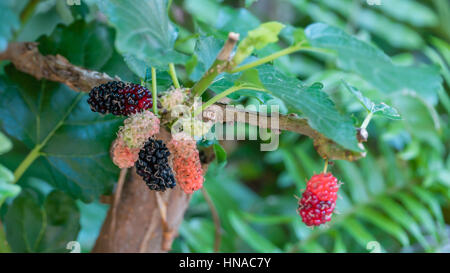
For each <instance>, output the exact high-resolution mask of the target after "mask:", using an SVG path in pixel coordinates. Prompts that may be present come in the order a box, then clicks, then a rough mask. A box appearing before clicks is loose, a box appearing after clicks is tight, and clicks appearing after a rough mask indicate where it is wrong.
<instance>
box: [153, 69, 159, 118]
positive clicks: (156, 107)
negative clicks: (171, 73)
mask: <svg viewBox="0 0 450 273" xmlns="http://www.w3.org/2000/svg"><path fill="white" fill-rule="evenodd" d="M156 86H157V85H156V69H155V68H153V67H152V98H153V113H154V114H155V115H158V96H157V93H158V90H157V88H156Z"/></svg>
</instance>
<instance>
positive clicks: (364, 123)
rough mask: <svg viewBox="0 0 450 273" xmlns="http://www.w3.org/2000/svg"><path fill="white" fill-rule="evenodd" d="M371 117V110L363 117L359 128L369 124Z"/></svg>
mask: <svg viewBox="0 0 450 273" xmlns="http://www.w3.org/2000/svg"><path fill="white" fill-rule="evenodd" d="M372 117H373V112H370V113H369V114H368V115H367V117H366V118H365V119H364V121H363V123H362V125H361V129H366V128H367V126H368V125H369V122H370V120H371V119H372Z"/></svg>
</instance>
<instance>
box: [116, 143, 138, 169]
mask: <svg viewBox="0 0 450 273" xmlns="http://www.w3.org/2000/svg"><path fill="white" fill-rule="evenodd" d="M111 155H112V156H111V157H112V159H113V162H114V164H116V165H117V167H119V168H121V169H123V168H131V167H133V166H134V162H136V160H138V158H139V148H134V149H132V148H129V147H128V146H127V145H126V143H125V142H124V141H123V139H122V138H120V137H119V138H117V139H116V140H115V141H114V142H113V146H112V149H111Z"/></svg>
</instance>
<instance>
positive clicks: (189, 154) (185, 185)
mask: <svg viewBox="0 0 450 273" xmlns="http://www.w3.org/2000/svg"><path fill="white" fill-rule="evenodd" d="M167 146H168V148H169V150H170V152H171V153H172V155H173V159H172V163H173V170H174V172H175V178H176V180H177V182H178V184H179V185H180V187H181V188H182V189H183V191H184V192H185V193H187V194H190V193H193V192H194V191H196V190H198V189H201V188H202V187H203V181H204V178H203V170H202V165H201V163H200V157H199V153H198V150H197V147H196V142H195V140H194V139H192V138H191V137H190V136H188V135H187V134H184V133H178V134H175V135H173V136H172V140H171V141H170V142H169V143H168V145H167Z"/></svg>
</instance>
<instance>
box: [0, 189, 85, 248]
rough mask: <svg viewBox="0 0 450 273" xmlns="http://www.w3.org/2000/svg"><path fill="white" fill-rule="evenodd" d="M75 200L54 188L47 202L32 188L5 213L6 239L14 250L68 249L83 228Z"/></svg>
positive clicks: (15, 200)
mask: <svg viewBox="0 0 450 273" xmlns="http://www.w3.org/2000/svg"><path fill="white" fill-rule="evenodd" d="M79 220H80V213H79V211H78V208H77V206H76V204H75V201H74V200H73V199H71V198H70V197H69V196H67V195H66V194H64V193H62V192H59V191H53V192H51V193H50V194H49V195H48V196H47V197H46V199H45V201H44V202H43V204H41V203H40V201H39V200H38V199H37V197H36V195H35V194H34V193H33V192H31V191H28V190H27V191H24V192H23V193H22V194H21V195H20V196H18V197H17V198H16V199H14V202H13V203H12V204H11V206H10V207H9V209H8V212H7V213H6V215H5V229H6V238H7V240H8V243H9V245H10V246H11V249H12V250H13V251H14V252H68V250H66V244H67V243H68V242H69V241H74V240H75V239H76V237H77V234H78V231H79V230H80V224H79Z"/></svg>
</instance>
